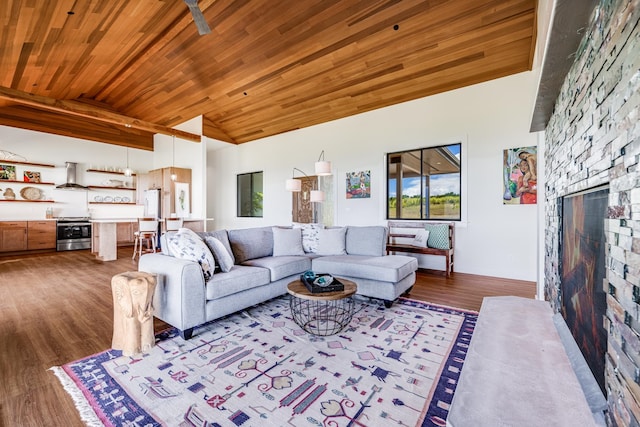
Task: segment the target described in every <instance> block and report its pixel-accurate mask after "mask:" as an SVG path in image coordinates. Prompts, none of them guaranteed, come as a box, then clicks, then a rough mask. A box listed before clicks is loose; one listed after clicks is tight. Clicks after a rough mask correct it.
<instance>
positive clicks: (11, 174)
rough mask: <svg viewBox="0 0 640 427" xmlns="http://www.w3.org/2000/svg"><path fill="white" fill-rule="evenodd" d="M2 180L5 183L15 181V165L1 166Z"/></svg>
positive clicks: (0, 175)
mask: <svg viewBox="0 0 640 427" xmlns="http://www.w3.org/2000/svg"><path fill="white" fill-rule="evenodd" d="M0 179H3V180H5V181H15V180H16V167H15V166H13V165H0Z"/></svg>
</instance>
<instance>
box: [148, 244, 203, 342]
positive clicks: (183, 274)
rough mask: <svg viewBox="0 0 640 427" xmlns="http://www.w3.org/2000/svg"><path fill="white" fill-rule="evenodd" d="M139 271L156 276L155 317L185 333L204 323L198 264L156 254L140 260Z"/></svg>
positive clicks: (201, 280) (201, 278) (201, 285)
mask: <svg viewBox="0 0 640 427" xmlns="http://www.w3.org/2000/svg"><path fill="white" fill-rule="evenodd" d="M138 270H140V271H144V272H147V273H154V274H157V275H158V278H157V285H156V290H155V294H154V297H153V308H154V315H155V316H156V317H157V318H158V319H160V320H163V321H165V322H167V323H168V324H170V325H172V326H175V327H176V328H178V329H180V330H181V331H184V330H186V329H189V328H193V327H194V326H198V325H201V324H203V323H204V322H205V317H206V316H205V303H206V300H207V298H206V291H205V282H204V276H203V275H202V269H201V268H200V265H199V264H198V263H197V262H193V261H188V260H183V259H179V258H174V257H171V256H167V255H163V254H159V253H155V254H145V255H143V256H141V257H140V261H139V264H138Z"/></svg>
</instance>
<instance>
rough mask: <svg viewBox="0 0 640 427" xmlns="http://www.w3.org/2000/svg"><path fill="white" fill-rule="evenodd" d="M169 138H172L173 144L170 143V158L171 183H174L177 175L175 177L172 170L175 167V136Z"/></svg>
mask: <svg viewBox="0 0 640 427" xmlns="http://www.w3.org/2000/svg"><path fill="white" fill-rule="evenodd" d="M171 137H172V138H173V142H172V147H173V149H172V151H173V154H172V157H171V181H175V180H176V179H177V178H178V175H176V172H175V171H174V170H173V169H174V168H175V167H176V136H175V135H171Z"/></svg>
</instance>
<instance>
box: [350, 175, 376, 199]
mask: <svg viewBox="0 0 640 427" xmlns="http://www.w3.org/2000/svg"><path fill="white" fill-rule="evenodd" d="M370 197H371V171H360V172H347V199H368V198H370Z"/></svg>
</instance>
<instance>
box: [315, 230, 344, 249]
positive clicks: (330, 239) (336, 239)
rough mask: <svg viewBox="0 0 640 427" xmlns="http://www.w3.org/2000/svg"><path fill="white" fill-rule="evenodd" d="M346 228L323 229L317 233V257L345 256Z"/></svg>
mask: <svg viewBox="0 0 640 427" xmlns="http://www.w3.org/2000/svg"><path fill="white" fill-rule="evenodd" d="M346 235H347V228H346V227H341V228H325V229H322V230H320V231H319V232H318V238H319V239H318V251H317V252H316V253H317V254H318V255H345V254H346V253H347V250H346V247H345V237H346Z"/></svg>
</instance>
